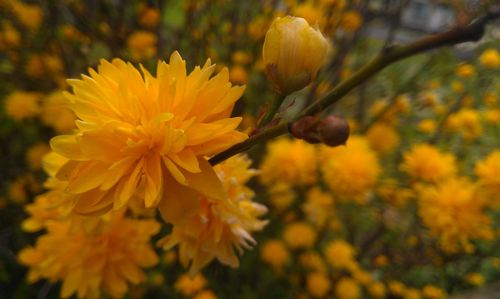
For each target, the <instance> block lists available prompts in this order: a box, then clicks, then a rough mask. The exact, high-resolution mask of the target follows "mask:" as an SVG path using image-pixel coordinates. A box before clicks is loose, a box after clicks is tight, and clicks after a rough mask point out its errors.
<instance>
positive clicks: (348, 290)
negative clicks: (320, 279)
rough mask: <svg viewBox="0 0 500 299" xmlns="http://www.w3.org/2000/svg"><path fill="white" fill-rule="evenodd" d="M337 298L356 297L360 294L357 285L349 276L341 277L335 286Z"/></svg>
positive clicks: (354, 298) (348, 298)
mask: <svg viewBox="0 0 500 299" xmlns="http://www.w3.org/2000/svg"><path fill="white" fill-rule="evenodd" d="M335 295H337V298H338V299H357V298H359V297H360V296H361V290H360V288H359V285H358V284H357V283H356V281H354V280H353V279H350V278H341V279H340V280H339V281H338V282H337V285H336V286H335Z"/></svg>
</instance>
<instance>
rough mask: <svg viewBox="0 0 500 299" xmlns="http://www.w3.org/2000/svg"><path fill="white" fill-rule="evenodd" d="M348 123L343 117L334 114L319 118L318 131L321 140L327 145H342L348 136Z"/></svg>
mask: <svg viewBox="0 0 500 299" xmlns="http://www.w3.org/2000/svg"><path fill="white" fill-rule="evenodd" d="M349 131H350V129H349V123H348V122H347V121H346V120H345V119H344V118H343V117H338V116H334V115H330V116H327V117H326V118H325V119H323V120H321V122H320V124H319V126H318V133H319V138H320V139H321V142H322V143H324V144H326V145H328V146H338V145H343V144H345V143H346V142H347V139H348V138H349Z"/></svg>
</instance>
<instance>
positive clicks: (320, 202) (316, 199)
mask: <svg viewBox="0 0 500 299" xmlns="http://www.w3.org/2000/svg"><path fill="white" fill-rule="evenodd" d="M302 210H303V211H304V214H305V215H306V217H307V220H309V221H310V222H311V223H314V224H315V225H316V226H318V227H323V226H324V225H325V224H326V221H327V220H328V219H329V218H330V216H331V215H333V214H334V203H333V198H332V197H331V196H330V194H328V193H325V192H323V191H321V189H319V188H318V187H314V188H312V189H310V190H309V191H308V192H307V198H306V202H305V203H304V204H303V205H302Z"/></svg>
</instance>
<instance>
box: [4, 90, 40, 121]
mask: <svg viewBox="0 0 500 299" xmlns="http://www.w3.org/2000/svg"><path fill="white" fill-rule="evenodd" d="M39 99H40V95H39V94H38V93H34V92H24V91H14V92H13V93H11V94H9V95H8V96H7V98H6V99H5V103H4V105H5V106H4V107H5V113H6V114H7V115H8V116H9V117H10V118H12V119H14V120H15V121H22V120H24V119H27V118H32V117H35V116H37V115H38V113H39V112H40V107H39V103H38V102H39Z"/></svg>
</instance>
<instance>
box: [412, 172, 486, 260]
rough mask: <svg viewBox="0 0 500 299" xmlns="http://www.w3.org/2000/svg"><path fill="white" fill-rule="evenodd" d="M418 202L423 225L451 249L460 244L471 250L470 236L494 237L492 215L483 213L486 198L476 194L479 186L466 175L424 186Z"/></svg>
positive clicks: (446, 248) (450, 250)
mask: <svg viewBox="0 0 500 299" xmlns="http://www.w3.org/2000/svg"><path fill="white" fill-rule="evenodd" d="M418 203H419V210H418V214H419V215H420V217H421V218H422V221H423V223H424V225H425V226H427V227H428V228H429V229H430V230H431V233H432V234H433V235H434V236H436V237H437V238H438V239H439V244H440V246H441V247H442V248H443V249H444V250H446V251H448V252H452V253H454V252H457V251H458V250H459V249H460V248H464V249H465V251H466V252H471V251H472V250H473V245H472V244H471V243H470V241H471V240H473V239H485V240H490V239H492V238H493V231H492V229H491V223H490V219H489V217H488V215H486V214H485V213H484V208H485V200H483V199H482V198H478V197H477V194H476V186H475V185H474V184H473V183H471V182H470V181H469V180H467V179H465V178H453V179H448V180H446V181H443V182H441V183H440V184H438V185H437V186H425V187H421V188H420V191H419V201H418Z"/></svg>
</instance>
